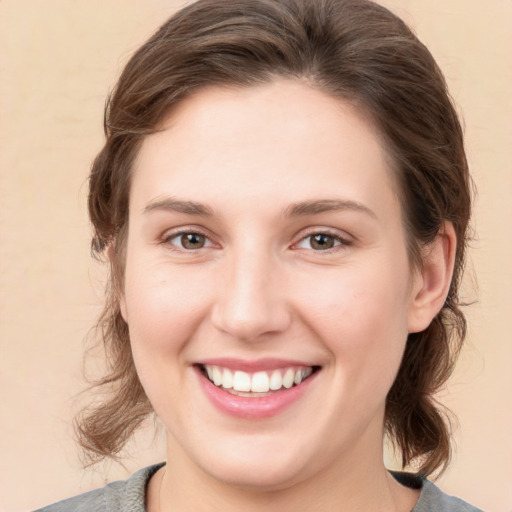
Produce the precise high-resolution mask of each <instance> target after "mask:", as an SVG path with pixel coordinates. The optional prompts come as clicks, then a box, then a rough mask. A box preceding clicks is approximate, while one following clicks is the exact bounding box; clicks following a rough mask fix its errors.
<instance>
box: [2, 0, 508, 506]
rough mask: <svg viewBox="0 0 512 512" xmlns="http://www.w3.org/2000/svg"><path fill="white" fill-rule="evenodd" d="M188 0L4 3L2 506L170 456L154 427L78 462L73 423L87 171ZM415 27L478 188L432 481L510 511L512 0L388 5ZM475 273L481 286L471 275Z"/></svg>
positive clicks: (67, 491)
mask: <svg viewBox="0 0 512 512" xmlns="http://www.w3.org/2000/svg"><path fill="white" fill-rule="evenodd" d="M182 4H183V2H176V1H171V0H168V1H164V0H145V1H144V2H142V1H136V0H123V1H121V0H74V1H72V2H71V1H69V0H23V1H19V0H2V1H0V510H1V511H12V512H14V511H22V510H29V509H31V508H35V507H38V506H42V505H44V504H48V503H50V502H54V501H56V500H59V499H62V498H64V497H68V496H71V495H74V494H77V493H79V492H83V491H86V490H89V489H91V488H94V487H97V486H99V485H103V484H104V483H105V482H106V481H110V480H113V479H117V478H122V477H125V476H127V475H128V474H129V473H131V472H132V471H133V470H135V469H137V468H139V467H141V466H143V465H146V464H149V463H151V462H154V461H159V460H161V459H163V457H164V452H163V449H162V442H161V439H160V440H157V441H155V442H153V434H152V430H151V425H150V426H149V427H148V429H147V431H145V432H142V433H141V434H140V435H139V436H138V437H137V440H136V442H134V443H132V444H131V450H130V456H129V457H127V459H126V460H125V464H124V465H125V467H122V466H119V465H116V464H108V465H105V466H104V467H103V468H100V469H97V470H95V471H84V470H83V469H82V467H81V464H80V460H79V457H78V449H77V447H76V445H75V444H74V440H73V435H72V428H71V418H72V414H73V411H74V410H76V407H77V403H79V402H80V401H81V400H83V396H78V397H77V395H78V394H79V392H80V391H82V390H83V389H84V385H85V384H84V381H83V380H82V378H81V371H82V358H83V349H84V340H85V338H86V336H87V334H88V332H89V329H90V328H91V326H92V325H93V323H94V320H95V318H96V316H97V314H98V313H99V311H100V308H101V302H102V297H103V279H104V270H103V268H102V266H101V264H99V263H96V262H94V261H92V260H91V259H90V256H89V243H90V240H89V236H90V227H89V225H88V220H87V216H86V195H87V175H88V171H89V167H90V163H91V161H92V159H93V157H94V156H95V154H96V153H97V151H98V150H99V149H100V147H101V144H102V140H103V134H102V116H103V105H104V100H105V96H106V94H107V92H108V90H109V89H110V88H111V87H112V86H113V84H114V83H115V79H116V77H117V75H118V73H119V71H120V70H121V68H122V66H123V64H124V63H125V62H126V60H127V59H128V57H129V56H130V54H131V53H132V52H133V51H134V50H135V49H136V48H137V46H138V45H139V44H140V43H142V42H143V41H144V40H145V38H146V37H147V36H149V34H150V33H151V32H152V31H153V30H154V29H155V28H156V27H157V26H158V25H160V24H161V23H162V22H163V21H165V19H166V18H167V17H168V16H169V15H170V14H171V13H172V12H173V11H174V10H175V8H176V6H178V5H182ZM385 4H386V5H387V6H389V7H390V8H392V9H393V10H394V11H395V12H397V13H398V14H399V15H401V16H402V17H404V18H405V19H406V21H408V22H409V23H411V24H412V26H413V27H414V28H415V30H416V31H417V33H418V35H419V36H420V39H422V40H423V41H424V42H425V43H426V44H427V46H428V47H429V48H430V50H431V51H432V52H433V54H434V56H435V57H436V58H437V60H438V62H439V63H440V65H441V67H442V69H443V70H444V72H445V74H446V77H447V79H448V82H449V85H450V88H451V91H452V95H453V97H454V99H455V102H456V103H457V105H458V107H459V109H460V111H461V112H462V113H463V115H464V119H465V125H466V133H467V146H468V155H469V161H470V165H471V168H472V172H473V176H474V179H475V181H476V184H477V187H478V190H479V194H478V198H477V201H476V205H475V216H474V225H475V228H476V233H477V237H476V240H475V241H474V243H473V244H472V248H471V251H470V264H469V267H468V269H469V271H470V272H469V273H468V277H469V278H468V279H467V280H466V286H465V290H466V298H467V299H468V300H469V301H472V300H474V299H477V302H476V304H474V305H472V306H471V307H469V308H468V318H469V321H470V330H469V337H468V342H467V345H466V348H465V350H464V352H463V354H462V357H461V361H460V364H459V367H458V370H457V371H456V373H455V375H454V376H453V378H452V379H451V381H450V384H449V386H448V388H447V390H446V392H444V393H443V394H442V395H441V399H442V401H443V402H444V403H445V404H447V405H448V406H449V407H450V408H452V409H453V411H454V412H455V413H456V415H457V416H458V419H459V427H458V429H457V431H456V436H455V440H456V445H457V452H456V455H455V457H454V460H453V463H452V466H451V468H450V469H449V471H448V472H447V473H446V474H445V475H444V476H443V477H442V478H441V479H440V480H439V485H440V486H441V487H442V488H443V489H444V490H446V491H447V492H449V493H453V494H456V495H459V496H461V497H463V498H465V499H466V500H468V501H470V502H473V503H474V504H476V505H479V506H480V507H482V508H483V509H485V510H487V511H491V512H492V511H495V512H498V511H500V512H501V511H503V512H506V511H508V512H510V511H512V485H511V484H510V475H511V474H512V407H511V405H512V401H511V391H512V343H511V334H510V327H509V322H510V319H511V317H512V265H511V261H512V228H511V219H512V198H511V192H512V165H511V164H512V159H511V156H510V155H511V154H512V153H511V145H512V144H511V143H512V140H511V133H512V131H511V128H512V100H511V97H512V95H511V90H512V89H511V86H512V62H511V54H512V51H511V50H512V2H511V1H510V0H486V1H485V2H483V1H482V0H428V1H426V0H386V2H385ZM473 274H475V275H476V276H477V278H478V289H477V288H476V287H475V285H474V284H473V279H472V275H473Z"/></svg>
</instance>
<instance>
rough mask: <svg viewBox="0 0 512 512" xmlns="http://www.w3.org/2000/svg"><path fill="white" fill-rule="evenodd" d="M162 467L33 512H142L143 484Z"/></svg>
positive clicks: (135, 474) (145, 469)
mask: <svg viewBox="0 0 512 512" xmlns="http://www.w3.org/2000/svg"><path fill="white" fill-rule="evenodd" d="M162 465H163V464H155V465H153V466H149V467H147V468H143V469H140V470H139V471H137V472H136V473H134V474H133V475H132V476H131V477H130V478H128V479H127V480H119V481H117V482H112V483H110V484H108V485H106V486H105V487H102V488H100V489H96V490H94V491H90V492H86V493H83V494H79V495H78V496H74V497H73V498H68V499H66V500H63V501H59V502H58V503H54V504H53V505H49V506H47V507H43V508H40V509H38V510H36V511H35V512H118V511H119V512H145V510H146V507H145V497H146V484H147V483H148V481H149V479H150V478H151V477H152V476H153V474H154V473H156V471H157V470H158V469H160V468H161V467H162Z"/></svg>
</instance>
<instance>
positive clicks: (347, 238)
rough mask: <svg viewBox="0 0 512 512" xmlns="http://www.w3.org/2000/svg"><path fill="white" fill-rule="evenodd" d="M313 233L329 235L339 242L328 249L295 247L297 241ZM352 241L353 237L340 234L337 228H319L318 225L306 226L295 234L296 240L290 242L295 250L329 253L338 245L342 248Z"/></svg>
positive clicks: (301, 240)
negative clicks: (316, 226)
mask: <svg viewBox="0 0 512 512" xmlns="http://www.w3.org/2000/svg"><path fill="white" fill-rule="evenodd" d="M315 235H327V236H330V237H332V238H334V239H336V240H337V241H338V242H339V244H337V245H335V246H334V247H331V248H329V249H324V250H315V249H303V248H297V247H296V246H297V245H298V244H299V243H301V242H303V241H304V240H306V239H307V238H309V237H312V236H315ZM353 243H354V240H353V238H352V237H351V236H349V235H348V234H346V233H345V234H342V233H340V231H338V230H334V229H332V228H321V227H319V228H308V229H307V230H305V231H302V232H301V233H299V234H298V235H297V241H296V242H294V243H293V244H292V249H294V248H296V249H297V250H300V249H303V250H308V251H313V252H315V253H324V254H329V253H331V252H334V251H336V250H339V248H340V247H341V248H342V249H343V248H344V247H347V246H350V245H352V244H353Z"/></svg>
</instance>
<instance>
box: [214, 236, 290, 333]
mask: <svg viewBox="0 0 512 512" xmlns="http://www.w3.org/2000/svg"><path fill="white" fill-rule="evenodd" d="M223 270H224V272H223V276H222V277H221V285H220V286H219V289H218V292H217V294H216V298H217V299H216V304H215V307H214V313H213V321H214V324H215V326H216V327H217V328H218V329H220V330H221V331H224V332H225V333H228V334H229V335H231V336H233V337H236V338H238V339H241V340H248V341H249V340H256V339H257V338H259V337H260V336H261V335H263V334H269V333H276V332H279V331H282V330H284V329H285V328H286V326H287V325H288V323H289V320H290V315H289V311H288V309H287V304H286V299H285V294H284V293H283V289H282V286H281V285H282V284H283V282H282V281H283V276H282V271H281V270H280V266H279V265H278V263H277V261H276V258H275V257H274V255H273V254H272V251H271V250H269V248H268V247H262V246H256V245H255V244H251V243H242V244H239V246H238V247H235V248H234V249H233V251H232V252H231V254H230V256H229V257H227V258H226V262H225V267H224V269H223Z"/></svg>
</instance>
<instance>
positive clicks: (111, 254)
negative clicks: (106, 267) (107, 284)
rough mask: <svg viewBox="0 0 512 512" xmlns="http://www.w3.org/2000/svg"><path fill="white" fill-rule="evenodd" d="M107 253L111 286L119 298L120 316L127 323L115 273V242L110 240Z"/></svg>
mask: <svg viewBox="0 0 512 512" xmlns="http://www.w3.org/2000/svg"><path fill="white" fill-rule="evenodd" d="M107 255H108V260H109V262H110V273H111V279H112V286H113V287H114V289H115V293H116V294H117V296H118V298H119V309H120V311H121V316H122V317H123V320H124V321H125V322H126V323H128V314H127V311H126V297H125V294H124V290H123V288H122V286H121V283H120V282H119V278H118V275H117V266H118V263H117V262H116V260H117V258H116V246H115V242H112V243H111V244H110V245H109V246H108V249H107Z"/></svg>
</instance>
